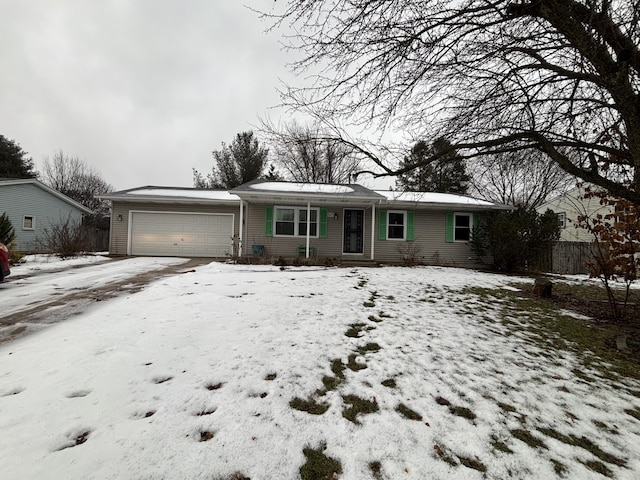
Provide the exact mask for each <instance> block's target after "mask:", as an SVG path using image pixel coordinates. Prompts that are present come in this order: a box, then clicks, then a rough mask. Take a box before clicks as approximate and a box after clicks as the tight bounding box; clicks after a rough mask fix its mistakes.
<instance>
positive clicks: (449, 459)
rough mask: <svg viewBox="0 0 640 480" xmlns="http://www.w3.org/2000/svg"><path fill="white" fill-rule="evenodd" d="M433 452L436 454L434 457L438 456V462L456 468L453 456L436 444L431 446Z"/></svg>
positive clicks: (456, 464)
mask: <svg viewBox="0 0 640 480" xmlns="http://www.w3.org/2000/svg"><path fill="white" fill-rule="evenodd" d="M433 450H434V451H435V452H436V455H437V456H438V458H439V459H440V460H442V461H443V462H445V463H448V464H449V465H451V466H452V467H457V466H458V462H457V461H456V459H455V458H453V456H452V455H450V454H449V452H447V451H446V449H445V448H443V447H441V446H440V445H438V444H435V445H434V446H433Z"/></svg>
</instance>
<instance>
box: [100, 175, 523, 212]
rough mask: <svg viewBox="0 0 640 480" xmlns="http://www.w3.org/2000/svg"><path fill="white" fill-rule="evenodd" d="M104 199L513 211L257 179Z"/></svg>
mask: <svg viewBox="0 0 640 480" xmlns="http://www.w3.org/2000/svg"><path fill="white" fill-rule="evenodd" d="M100 198H101V199H104V200H118V201H128V202H138V203H139V202H150V203H183V204H186V203H192V204H193V203H195V204H216V205H224V204H226V205H237V204H239V203H240V199H243V200H253V201H258V202H263V203H264V202H282V203H292V202H304V203H306V202H313V203H315V204H322V203H324V204H329V203H337V204H362V203H366V204H377V205H379V206H398V207H411V208H448V209H452V208H460V209H463V208H464V209H465V210H487V209H510V208H511V207H509V206H506V205H500V204H496V203H492V202H488V201H486V200H479V199H477V198H472V197H467V196H464V195H454V194H450V193H433V192H394V191H388V190H377V191H374V190H370V189H368V188H366V187H364V186H362V185H359V184H356V183H351V184H328V183H300V182H273V181H269V180H254V181H252V182H248V183H245V184H243V185H240V186H238V187H236V188H233V189H231V190H208V189H202V188H182V187H157V186H150V185H148V186H145V187H137V188H131V189H128V190H121V191H119V192H112V193H108V194H105V195H100Z"/></svg>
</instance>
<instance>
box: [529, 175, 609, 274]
mask: <svg viewBox="0 0 640 480" xmlns="http://www.w3.org/2000/svg"><path fill="white" fill-rule="evenodd" d="M590 188H597V187H590ZM584 193H585V187H584V186H578V187H575V188H573V189H571V190H569V191H567V192H565V193H563V194H562V195H559V196H557V197H555V198H553V199H551V200H550V201H548V202H546V203H544V204H542V205H541V206H539V207H538V208H537V209H536V210H537V211H538V213H541V214H543V213H544V212H546V211H547V210H551V211H553V212H554V213H555V214H556V215H557V216H558V222H559V225H560V241H559V242H558V243H557V244H556V246H555V247H554V250H553V255H552V271H553V272H554V273H567V274H575V273H586V272H587V267H586V265H585V263H586V262H589V261H591V259H592V248H593V244H594V240H595V239H594V237H593V234H591V233H589V232H588V231H587V230H585V229H584V228H581V227H579V226H578V222H577V220H578V217H579V216H585V217H589V218H591V217H595V216H596V215H602V216H604V215H607V214H608V213H612V211H613V209H612V207H610V206H603V205H600V199H599V198H584Z"/></svg>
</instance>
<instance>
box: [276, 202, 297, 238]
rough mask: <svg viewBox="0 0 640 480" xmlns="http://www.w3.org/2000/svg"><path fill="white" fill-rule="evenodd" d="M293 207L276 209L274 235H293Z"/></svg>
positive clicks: (294, 225)
mask: <svg viewBox="0 0 640 480" xmlns="http://www.w3.org/2000/svg"><path fill="white" fill-rule="evenodd" d="M295 227H296V224H295V209H293V208H277V209H276V235H295Z"/></svg>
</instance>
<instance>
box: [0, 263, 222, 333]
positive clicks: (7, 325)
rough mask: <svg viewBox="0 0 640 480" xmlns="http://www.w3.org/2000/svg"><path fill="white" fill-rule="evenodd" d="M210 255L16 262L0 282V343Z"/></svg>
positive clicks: (137, 288) (180, 270)
mask: <svg viewBox="0 0 640 480" xmlns="http://www.w3.org/2000/svg"><path fill="white" fill-rule="evenodd" d="M211 261H212V260H211V259H204V258H197V259H188V258H156V257H136V258H124V259H107V260H105V261H102V262H98V263H91V264H87V265H81V266H74V267H70V266H65V262H60V267H59V268H58V267H56V268H55V269H48V270H45V271H42V272H39V271H37V270H36V271H29V272H28V273H27V272H25V271H24V270H25V269H21V267H20V266H17V267H15V268H13V269H12V274H11V276H9V277H8V278H7V279H6V280H5V282H4V283H0V343H3V342H8V341H10V340H13V339H15V338H17V337H18V336H21V335H24V334H26V333H29V332H33V331H35V330H38V329H41V328H43V327H44V326H46V325H49V324H52V323H55V322H59V321H62V320H65V319H67V318H69V317H71V316H74V315H78V314H80V313H82V312H84V311H86V310H87V309H89V308H91V307H92V306H93V305H95V303H96V302H101V301H105V300H108V299H111V298H114V297H116V296H119V295H131V294H134V293H136V292H138V291H140V290H142V289H143V288H144V287H145V286H146V285H147V284H149V283H151V282H153V281H155V280H158V279H160V278H162V277H165V276H167V275H175V274H180V273H186V272H189V271H190V270H193V269H194V268H195V267H197V266H200V265H204V264H206V263H210V262H211Z"/></svg>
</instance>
